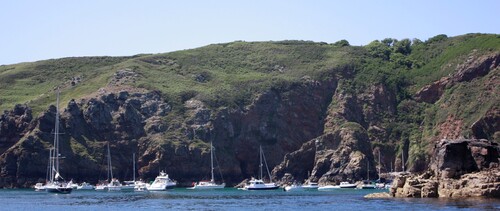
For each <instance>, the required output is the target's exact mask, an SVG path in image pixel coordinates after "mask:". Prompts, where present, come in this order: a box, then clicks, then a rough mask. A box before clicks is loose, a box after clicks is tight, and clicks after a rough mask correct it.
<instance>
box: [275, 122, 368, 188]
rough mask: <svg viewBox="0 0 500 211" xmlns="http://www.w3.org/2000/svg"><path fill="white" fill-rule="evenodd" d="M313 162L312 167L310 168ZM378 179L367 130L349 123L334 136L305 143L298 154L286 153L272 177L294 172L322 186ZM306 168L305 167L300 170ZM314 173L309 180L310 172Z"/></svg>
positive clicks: (298, 176) (299, 177) (299, 178)
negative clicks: (369, 167)
mask: <svg viewBox="0 0 500 211" xmlns="http://www.w3.org/2000/svg"><path fill="white" fill-rule="evenodd" d="M311 163H313V165H312V166H313V168H312V169H309V168H308V166H311ZM368 165H370V166H372V170H371V171H370V177H371V178H375V176H376V173H375V171H374V168H373V166H375V165H374V163H373V155H372V151H371V147H370V142H369V139H368V135H367V133H366V130H364V129H363V128H362V127H361V125H359V124H356V123H346V124H344V125H343V126H342V127H341V128H340V129H338V130H336V131H334V132H333V133H328V134H325V135H322V136H320V137H318V138H316V139H313V140H311V141H309V142H307V143H305V144H304V145H303V146H302V147H301V148H300V149H299V150H298V151H295V152H293V153H290V154H287V155H286V156H285V160H284V161H283V162H282V163H281V164H280V165H278V166H277V167H276V168H275V169H274V170H273V174H274V175H276V177H277V178H278V179H281V178H282V177H283V176H284V175H285V173H292V175H294V176H295V177H296V179H297V180H299V181H302V180H304V179H307V180H309V181H319V183H320V184H330V183H339V182H341V181H351V180H352V181H358V180H362V179H367V169H368ZM300 166H303V167H302V168H299V167H300ZM309 171H311V174H310V176H309V177H308V175H307V173H308V172H309Z"/></svg>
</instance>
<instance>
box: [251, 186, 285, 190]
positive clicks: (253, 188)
mask: <svg viewBox="0 0 500 211" xmlns="http://www.w3.org/2000/svg"><path fill="white" fill-rule="evenodd" d="M278 188H280V187H279V186H274V187H248V188H246V189H247V190H276V189H278Z"/></svg>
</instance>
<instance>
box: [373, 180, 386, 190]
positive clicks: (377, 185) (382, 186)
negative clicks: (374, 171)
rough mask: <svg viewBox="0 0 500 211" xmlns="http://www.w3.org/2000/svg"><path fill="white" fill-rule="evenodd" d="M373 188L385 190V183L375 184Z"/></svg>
mask: <svg viewBox="0 0 500 211" xmlns="http://www.w3.org/2000/svg"><path fill="white" fill-rule="evenodd" d="M375 187H376V188H377V189H384V188H385V183H383V182H377V183H375Z"/></svg>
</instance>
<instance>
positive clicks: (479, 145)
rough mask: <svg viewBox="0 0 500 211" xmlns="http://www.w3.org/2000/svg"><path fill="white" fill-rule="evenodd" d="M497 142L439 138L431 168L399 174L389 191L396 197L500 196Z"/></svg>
mask: <svg viewBox="0 0 500 211" xmlns="http://www.w3.org/2000/svg"><path fill="white" fill-rule="evenodd" d="M499 151H500V149H499V147H498V144H496V143H493V142H491V141H487V140H484V139H482V140H477V139H461V140H441V141H440V142H439V143H438V144H436V146H435V149H434V157H433V161H432V162H431V166H430V171H428V172H425V173H424V174H421V175H406V174H405V175H400V176H398V177H396V179H395V180H394V181H393V184H392V187H391V190H390V193H391V195H392V196H395V197H416V198H420V197H453V198H457V197H479V196H482V197H484V196H485V197H497V198H498V197H500V168H499V165H498V164H499V158H500V156H499V154H498V153H499Z"/></svg>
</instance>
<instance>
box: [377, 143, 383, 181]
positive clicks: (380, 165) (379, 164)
mask: <svg viewBox="0 0 500 211" xmlns="http://www.w3.org/2000/svg"><path fill="white" fill-rule="evenodd" d="M381 167H382V164H381V163H380V148H379V150H378V179H379V180H380V168H381Z"/></svg>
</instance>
